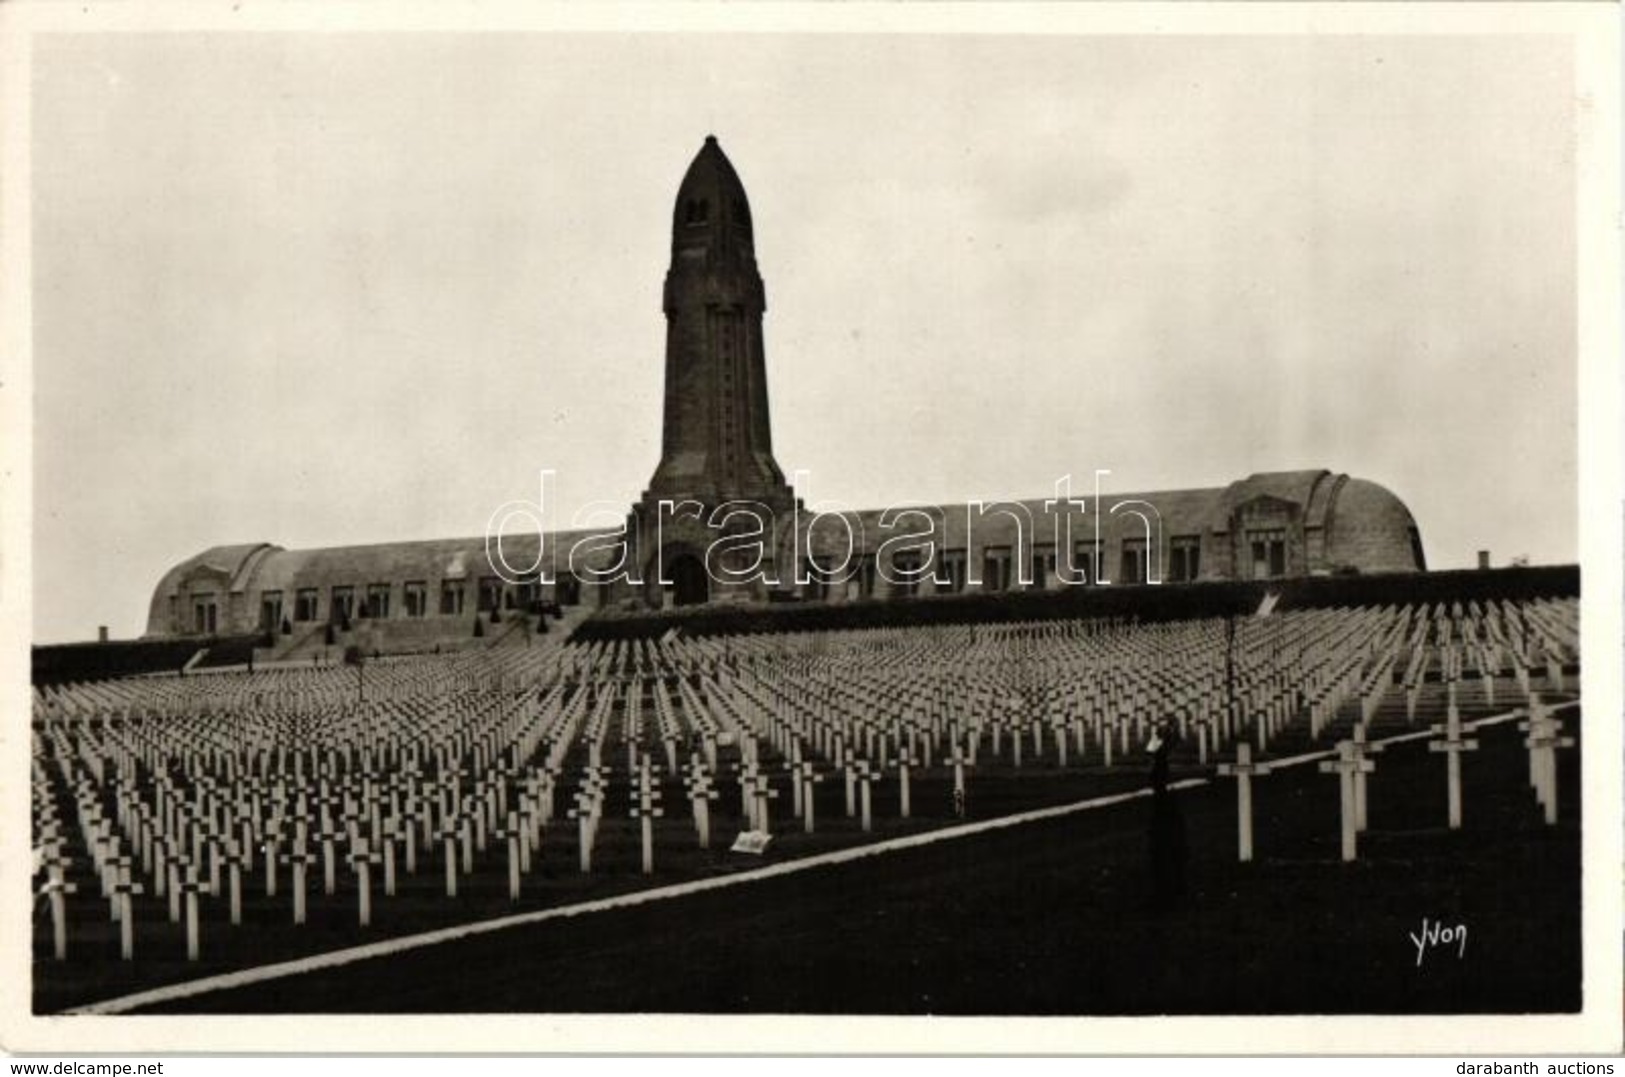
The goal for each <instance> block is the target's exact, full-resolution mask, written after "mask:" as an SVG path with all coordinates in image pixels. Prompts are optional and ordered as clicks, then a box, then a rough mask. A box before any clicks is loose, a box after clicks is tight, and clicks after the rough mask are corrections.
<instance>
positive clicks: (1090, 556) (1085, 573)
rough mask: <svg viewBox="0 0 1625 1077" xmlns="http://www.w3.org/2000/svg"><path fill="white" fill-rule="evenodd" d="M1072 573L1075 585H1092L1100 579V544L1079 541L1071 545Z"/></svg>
mask: <svg viewBox="0 0 1625 1077" xmlns="http://www.w3.org/2000/svg"><path fill="white" fill-rule="evenodd" d="M1072 572H1073V576H1072V579H1073V581H1074V582H1075V583H1094V582H1095V581H1096V580H1098V579H1099V578H1100V543H1098V542H1096V541H1095V540H1094V539H1079V540H1078V541H1076V542H1074V543H1073V544H1072Z"/></svg>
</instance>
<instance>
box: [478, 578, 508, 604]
mask: <svg viewBox="0 0 1625 1077" xmlns="http://www.w3.org/2000/svg"><path fill="white" fill-rule="evenodd" d="M479 602H480V604H479V611H480V612H481V613H490V612H491V611H492V610H494V609H497V608H499V607H500V606H501V604H502V580H501V579H500V578H498V577H496V576H481V577H480V598H479Z"/></svg>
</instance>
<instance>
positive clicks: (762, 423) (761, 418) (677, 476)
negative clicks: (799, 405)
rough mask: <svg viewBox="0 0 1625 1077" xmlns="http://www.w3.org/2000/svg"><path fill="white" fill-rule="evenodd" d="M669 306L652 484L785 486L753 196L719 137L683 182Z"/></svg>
mask: <svg viewBox="0 0 1625 1077" xmlns="http://www.w3.org/2000/svg"><path fill="white" fill-rule="evenodd" d="M664 307H665V312H666V394H665V427H664V431H663V437H662V439H661V455H660V466H659V467H657V468H656V469H655V474H654V478H653V479H651V480H650V482H649V491H650V493H652V494H656V495H658V496H661V497H694V498H700V499H702V500H707V501H710V500H717V499H726V498H732V497H759V496H763V495H772V494H775V493H777V492H779V491H781V490H782V489H783V488H784V473H783V472H781V471H780V470H779V465H778V464H777V463H775V462H774V460H773V443H772V434H771V432H770V430H769V424H768V415H767V368H766V361H765V358H764V352H763V348H762V314H763V312H764V311H765V310H766V309H767V302H766V296H765V293H764V291H763V288H762V276H761V274H760V273H758V272H757V270H756V251H755V240H754V236H753V235H752V232H751V221H750V203H749V202H748V201H746V199H745V188H744V185H743V184H741V183H740V182H739V174H738V173H737V172H735V171H734V167H733V165H732V164H731V163H730V162H729V161H728V158H727V157H726V156H725V155H724V154H723V152H722V147H720V146H718V145H717V140H716V138H715V137H707V138H706V140H705V145H704V146H703V147H701V149H700V152H699V155H698V156H697V157H695V158H694V163H693V164H691V165H689V166H688V174H687V175H685V176H684V177H683V183H682V186H681V187H679V188H678V190H677V205H676V208H675V209H674V210H673V212H672V224H671V268H670V269H669V270H668V271H667V273H666V291H665V304H664Z"/></svg>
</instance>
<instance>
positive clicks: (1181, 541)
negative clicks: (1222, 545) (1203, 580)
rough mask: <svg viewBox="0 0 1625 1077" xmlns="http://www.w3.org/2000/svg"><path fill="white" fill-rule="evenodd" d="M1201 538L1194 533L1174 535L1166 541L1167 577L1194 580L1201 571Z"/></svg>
mask: <svg viewBox="0 0 1625 1077" xmlns="http://www.w3.org/2000/svg"><path fill="white" fill-rule="evenodd" d="M1201 552H1202V540H1201V539H1200V538H1199V537H1197V536H1196V535H1175V536H1174V537H1173V538H1172V539H1171V540H1169V543H1168V578H1169V579H1170V580H1174V581H1175V582H1180V581H1185V580H1194V579H1196V578H1197V577H1198V576H1199V575H1201V572H1202V562H1201Z"/></svg>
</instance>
